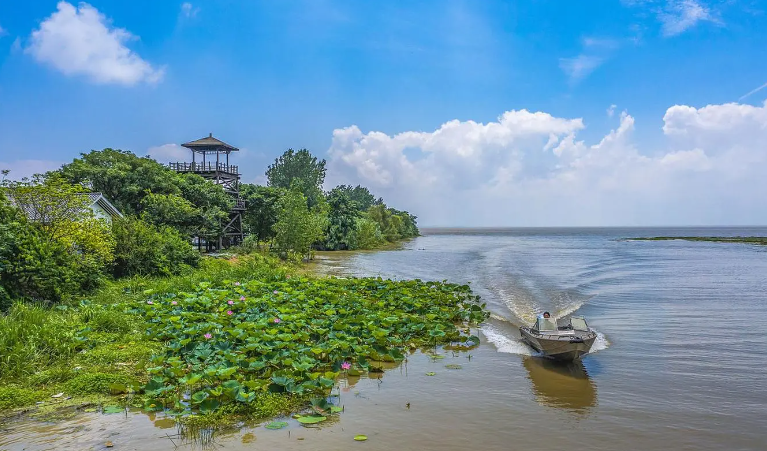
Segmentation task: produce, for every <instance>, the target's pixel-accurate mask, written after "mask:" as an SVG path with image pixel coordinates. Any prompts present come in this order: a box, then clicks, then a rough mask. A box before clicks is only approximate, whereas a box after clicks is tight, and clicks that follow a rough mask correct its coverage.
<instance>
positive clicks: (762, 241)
mask: <svg viewBox="0 0 767 451" xmlns="http://www.w3.org/2000/svg"><path fill="white" fill-rule="evenodd" d="M668 240H685V241H708V242H713V243H747V244H756V245H760V246H767V237H765V236H655V237H645V238H624V239H623V241H668Z"/></svg>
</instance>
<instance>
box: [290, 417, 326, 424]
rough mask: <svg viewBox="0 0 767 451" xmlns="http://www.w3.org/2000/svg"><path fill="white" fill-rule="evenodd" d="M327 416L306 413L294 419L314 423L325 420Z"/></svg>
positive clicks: (302, 422) (303, 422) (304, 422)
mask: <svg viewBox="0 0 767 451" xmlns="http://www.w3.org/2000/svg"><path fill="white" fill-rule="evenodd" d="M327 419H328V417H323V416H317V415H306V416H301V417H298V418H296V420H297V421H298V422H299V423H301V424H315V423H321V422H323V421H325V420H327Z"/></svg>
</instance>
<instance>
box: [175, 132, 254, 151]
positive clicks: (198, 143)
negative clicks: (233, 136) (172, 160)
mask: <svg viewBox="0 0 767 451" xmlns="http://www.w3.org/2000/svg"><path fill="white" fill-rule="evenodd" d="M181 145H182V146H183V147H186V148H187V149H191V150H193V151H200V152H204V151H216V150H219V151H221V150H226V151H229V152H233V151H237V150H240V149H238V148H236V147H234V146H230V145H229V144H227V143H225V142H223V141H221V140H220V139H217V138H214V137H213V133H211V134H210V135H208V136H206V137H205V138H200V139H198V140H195V141H190V142H188V143H184V144H181Z"/></svg>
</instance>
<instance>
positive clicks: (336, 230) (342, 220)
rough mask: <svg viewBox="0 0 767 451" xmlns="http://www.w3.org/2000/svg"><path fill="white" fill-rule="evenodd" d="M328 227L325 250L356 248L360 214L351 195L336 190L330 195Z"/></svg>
mask: <svg viewBox="0 0 767 451" xmlns="http://www.w3.org/2000/svg"><path fill="white" fill-rule="evenodd" d="M327 203H328V208H329V209H328V226H327V229H326V231H325V235H326V241H325V246H324V247H325V248H326V249H328V250H334V251H335V250H344V249H351V248H353V247H354V243H353V240H354V236H353V235H354V231H355V229H356V226H357V218H359V217H360V212H359V210H358V209H357V203H356V202H354V201H353V200H351V198H350V197H349V194H348V193H347V192H346V191H345V190H343V189H338V188H335V189H333V190H331V191H330V193H328V196H327Z"/></svg>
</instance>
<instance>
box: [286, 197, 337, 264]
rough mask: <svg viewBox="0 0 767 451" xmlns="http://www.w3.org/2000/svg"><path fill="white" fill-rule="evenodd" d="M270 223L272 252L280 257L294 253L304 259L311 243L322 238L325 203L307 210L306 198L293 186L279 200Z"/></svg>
mask: <svg viewBox="0 0 767 451" xmlns="http://www.w3.org/2000/svg"><path fill="white" fill-rule="evenodd" d="M277 218H278V220H277V222H276V223H275V224H274V231H275V237H274V242H275V250H276V251H277V252H278V253H280V254H281V255H288V254H295V255H299V256H301V257H303V258H308V257H309V256H310V254H311V251H312V244H313V243H315V242H316V241H318V240H321V239H322V237H323V230H324V229H325V223H326V220H327V213H326V210H325V204H324V203H322V204H318V205H315V207H314V208H312V209H311V210H310V209H309V207H308V206H307V202H306V197H304V195H303V194H302V193H301V191H300V188H299V186H298V185H296V184H294V185H293V187H292V188H291V189H289V190H288V191H287V193H286V194H285V195H284V196H282V199H281V200H280V213H279V215H278V216H277Z"/></svg>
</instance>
